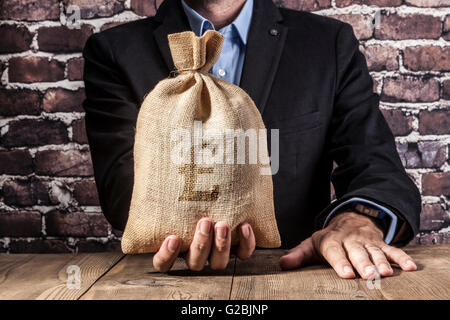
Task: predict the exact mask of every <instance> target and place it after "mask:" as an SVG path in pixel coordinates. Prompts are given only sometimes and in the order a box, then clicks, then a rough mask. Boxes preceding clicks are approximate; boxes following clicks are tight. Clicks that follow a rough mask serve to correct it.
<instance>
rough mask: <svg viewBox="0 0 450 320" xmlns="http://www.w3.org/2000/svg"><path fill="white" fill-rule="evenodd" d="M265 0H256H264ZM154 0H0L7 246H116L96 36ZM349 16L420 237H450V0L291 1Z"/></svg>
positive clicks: (1, 241)
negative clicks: (407, 180) (101, 144)
mask: <svg viewBox="0 0 450 320" xmlns="http://www.w3.org/2000/svg"><path fill="white" fill-rule="evenodd" d="M256 1H258V0H256ZM159 2H160V1H155V0H126V1H125V0H103V1H102V0H2V1H0V20H1V21H0V76H1V84H0V252H73V251H103V250H119V240H120V233H118V232H115V231H114V230H111V227H110V226H109V225H108V223H107V222H106V220H105V219H104V218H103V216H102V214H101V209H100V207H99V205H98V200H97V195H96V187H95V183H94V180H93V177H92V166H91V162H90V155H89V147H88V145H87V139H86V133H85V127H84V114H83V109H82V107H81V103H82V100H83V98H84V90H83V82H82V66H83V59H82V57H81V50H82V48H83V45H84V42H85V41H86V39H87V37H88V36H89V35H91V34H92V33H94V32H99V31H101V30H104V29H106V28H109V27H111V26H115V25H117V24H120V23H122V22H126V21H131V20H135V19H140V18H142V17H143V16H148V15H154V13H155V8H156V7H157V5H158V4H159ZM277 4H278V5H281V6H286V7H289V8H293V9H300V10H308V11H315V12H317V13H318V14H322V15H327V16H332V17H335V18H337V19H341V20H343V21H346V22H349V23H351V24H352V25H353V28H354V30H355V33H356V35H357V37H358V38H359V40H360V41H361V48H362V50H363V52H364V53H365V55H366V56H367V59H368V65H369V68H370V70H371V74H372V76H373V78H374V80H375V81H374V82H375V85H374V90H375V91H376V92H377V93H379V94H380V95H381V100H382V103H381V108H382V109H383V113H384V115H385V117H386V119H387V120H388V122H389V124H390V126H391V128H392V130H393V132H394V134H395V135H396V140H397V145H398V151H399V153H400V156H401V158H402V161H403V162H404V165H405V166H406V168H407V171H408V173H409V174H410V176H411V178H412V179H413V180H414V181H415V182H416V184H417V186H418V187H419V188H420V190H421V192H422V195H423V200H424V205H423V211H422V217H421V227H420V228H421V234H420V235H418V237H417V238H416V239H415V240H414V241H413V242H415V243H419V244H434V243H449V242H450V240H449V239H450V228H449V221H450V210H449V205H450V202H449V197H450V162H449V144H450V113H449V108H450V0H356V1H350V0H333V1H331V0H315V1H313V0H303V1H301V0H284V1H277Z"/></svg>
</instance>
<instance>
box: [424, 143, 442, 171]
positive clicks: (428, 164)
mask: <svg viewBox="0 0 450 320" xmlns="http://www.w3.org/2000/svg"><path fill="white" fill-rule="evenodd" d="M418 148H419V154H420V159H421V164H422V167H424V168H439V167H440V166H442V165H443V164H444V163H445V160H446V153H447V152H446V151H447V146H446V145H445V144H444V143H442V142H440V141H421V142H419V143H418Z"/></svg>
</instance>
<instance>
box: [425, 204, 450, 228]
mask: <svg viewBox="0 0 450 320" xmlns="http://www.w3.org/2000/svg"><path fill="white" fill-rule="evenodd" d="M449 222H450V218H449V215H448V214H447V212H446V211H445V210H444V209H443V208H442V206H441V205H440V204H439V203H433V204H424V205H423V207H422V212H421V214H420V231H435V230H440V229H441V228H443V227H445V226H446V224H448V223H449Z"/></svg>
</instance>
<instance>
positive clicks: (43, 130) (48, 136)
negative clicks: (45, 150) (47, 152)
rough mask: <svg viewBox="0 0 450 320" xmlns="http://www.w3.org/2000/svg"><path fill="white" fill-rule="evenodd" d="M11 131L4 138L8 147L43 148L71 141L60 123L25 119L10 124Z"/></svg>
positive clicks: (4, 142)
mask: <svg viewBox="0 0 450 320" xmlns="http://www.w3.org/2000/svg"><path fill="white" fill-rule="evenodd" d="M8 125H9V130H8V132H6V134H5V135H4V136H3V137H2V144H3V145H4V146H6V147H21V146H43V145H47V144H63V143H67V142H68V141H69V138H68V136H67V128H66V127H65V126H64V124H63V123H62V122H60V121H53V120H34V119H23V120H16V121H11V122H9V123H8Z"/></svg>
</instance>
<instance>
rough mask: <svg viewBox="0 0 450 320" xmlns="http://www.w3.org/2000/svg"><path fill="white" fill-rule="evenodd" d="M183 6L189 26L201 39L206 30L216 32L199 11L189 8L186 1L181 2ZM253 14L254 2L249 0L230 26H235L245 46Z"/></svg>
mask: <svg viewBox="0 0 450 320" xmlns="http://www.w3.org/2000/svg"><path fill="white" fill-rule="evenodd" d="M181 4H182V5H183V10H184V12H185V14H186V16H187V18H188V21H189V25H190V26H191V29H192V31H194V33H195V34H196V35H197V36H199V37H200V36H201V35H203V33H204V32H205V31H206V30H209V29H212V30H214V26H213V24H212V23H211V22H210V21H209V20H208V19H205V18H204V17H202V16H201V15H200V14H198V13H197V11H195V10H194V9H192V8H191V7H189V6H188V5H187V4H186V2H185V1H184V0H181ZM252 13H253V0H247V1H245V4H244V6H243V7H242V9H241V12H239V15H238V16H237V17H236V19H234V21H233V22H232V23H231V24H230V25H233V26H234V29H235V30H237V33H238V35H239V37H240V38H241V41H242V42H243V43H244V44H247V36H248V31H249V29H250V22H251V19H252ZM225 28H227V27H224V28H222V29H220V30H219V32H220V31H221V30H223V29H225Z"/></svg>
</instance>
